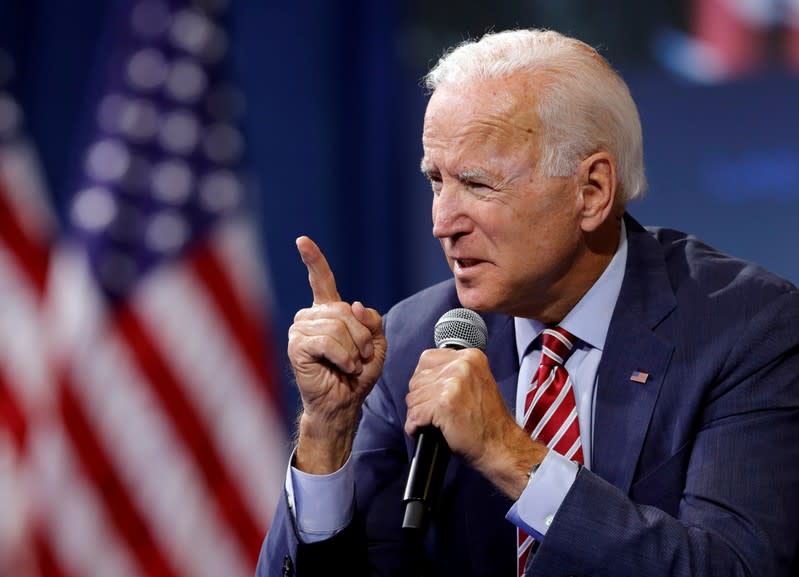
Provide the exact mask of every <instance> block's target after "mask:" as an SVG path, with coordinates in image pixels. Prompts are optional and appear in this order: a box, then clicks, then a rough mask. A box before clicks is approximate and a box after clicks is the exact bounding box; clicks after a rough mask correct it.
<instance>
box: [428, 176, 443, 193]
mask: <svg viewBox="0 0 799 577" xmlns="http://www.w3.org/2000/svg"><path fill="white" fill-rule="evenodd" d="M427 180H429V181H430V187H431V188H432V189H433V194H435V195H438V194H439V193H440V192H441V186H442V181H441V175H440V174H428V175H427Z"/></svg>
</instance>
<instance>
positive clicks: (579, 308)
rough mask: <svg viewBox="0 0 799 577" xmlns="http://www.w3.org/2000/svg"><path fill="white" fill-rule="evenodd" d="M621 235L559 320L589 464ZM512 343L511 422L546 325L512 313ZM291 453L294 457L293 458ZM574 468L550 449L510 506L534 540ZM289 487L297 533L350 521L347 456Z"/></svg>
mask: <svg viewBox="0 0 799 577" xmlns="http://www.w3.org/2000/svg"><path fill="white" fill-rule="evenodd" d="M621 226H622V230H621V240H620V242H619V247H618V249H617V250H616V254H615V255H614V256H613V258H612V259H611V261H610V264H609V265H608V267H607V268H606V269H605V271H604V272H603V273H602V275H601V276H600V277H599V279H598V280H597V281H596V283H594V285H593V286H592V287H591V288H590V289H589V291H588V292H587V293H586V294H585V295H584V296H583V298H582V299H580V301H579V302H578V303H577V304H576V305H575V307H574V308H573V309H572V310H571V311H570V312H569V314H568V315H566V318H564V319H563V321H562V322H561V323H560V326H562V327H563V328H565V329H566V330H567V331H569V332H570V333H571V334H572V335H574V336H575V337H577V338H578V339H579V342H578V344H577V345H576V348H575V350H574V352H573V353H572V354H571V356H570V357H569V359H568V360H567V361H566V370H567V371H568V372H569V375H571V378H572V387H573V389H574V394H575V400H576V403H577V418H578V421H579V423H580V440H581V442H582V447H583V457H584V460H585V466H586V467H589V468H590V466H591V445H592V440H593V433H594V430H593V416H594V406H595V393H596V385H597V368H598V367H599V360H600V359H601V357H602V350H603V348H604V346H605V337H606V336H607V332H608V327H609V326H610V318H611V316H612V315H613V309H614V307H615V306H616V301H617V299H618V296H619V291H620V290H621V283H622V280H623V279H624V269H625V267H626V264H627V231H626V229H625V226H624V221H622V224H621ZM514 322H515V331H516V346H517V352H518V355H519V359H520V368H519V380H518V384H517V387H516V420H517V422H520V423H521V419H522V415H523V413H524V397H525V395H526V394H527V390H528V388H529V386H530V383H531V382H532V378H533V375H534V374H535V371H536V370H537V368H538V360H539V358H540V356H541V351H540V349H533V350H528V349H530V348H531V347H530V345H531V343H532V342H533V341H534V340H535V339H536V337H537V336H538V335H539V334H540V333H541V331H543V330H544V328H545V326H544V325H543V324H542V323H540V322H538V321H534V320H529V319H520V318H516V319H514ZM293 460H294V459H293V455H292V459H291V462H293ZM578 470H579V467H578V465H577V464H576V463H574V462H573V461H569V460H568V459H566V458H565V457H563V456H562V455H559V454H557V453H555V452H554V451H550V452H549V453H548V454H547V456H546V457H545V458H544V460H543V461H542V462H541V466H540V467H539V468H538V470H537V471H536V473H535V474H534V475H532V476H531V478H530V481H529V482H528V484H527V487H526V488H525V490H524V492H523V493H522V495H521V497H519V500H518V501H516V502H515V503H514V504H513V506H512V507H511V508H510V510H509V511H508V514H507V515H506V518H507V519H508V520H509V521H510V522H512V523H513V524H514V525H516V526H517V527H521V528H522V529H524V530H525V531H526V532H527V533H528V534H530V535H532V536H533V537H535V538H536V539H538V540H539V541H541V540H543V539H544V536H545V535H546V532H547V527H549V525H550V524H551V523H552V520H553V519H554V517H555V515H556V513H557V511H558V508H559V507H560V504H561V503H562V502H563V500H564V499H565V498H566V494H567V493H568V492H569V489H570V488H571V485H572V483H574V480H575V478H576V477H577V473H578ZM286 492H287V494H288V503H289V509H290V510H291V513H292V514H293V515H294V518H295V520H296V522H297V530H298V531H299V535H300V538H301V539H302V540H303V541H304V542H305V543H313V542H316V541H321V540H324V539H326V538H329V537H332V536H333V535H335V534H336V533H338V532H339V531H341V530H342V529H344V528H345V527H346V526H347V525H348V524H349V522H350V520H351V519H352V515H353V510H354V502H355V475H354V470H353V466H352V464H351V460H347V462H346V463H345V464H344V466H343V467H342V468H341V469H339V470H338V471H336V472H335V473H332V474H330V475H309V474H307V473H303V472H302V471H299V470H297V469H295V468H294V467H291V466H290V467H289V470H288V471H287V474H286Z"/></svg>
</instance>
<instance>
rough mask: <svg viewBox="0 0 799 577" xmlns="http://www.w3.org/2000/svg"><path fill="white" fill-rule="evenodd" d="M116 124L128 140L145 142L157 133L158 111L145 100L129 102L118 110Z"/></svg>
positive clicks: (151, 103) (152, 104) (150, 102)
mask: <svg viewBox="0 0 799 577" xmlns="http://www.w3.org/2000/svg"><path fill="white" fill-rule="evenodd" d="M118 123H119V129H120V130H121V131H122V132H124V133H125V135H126V136H128V137H129V138H130V139H132V140H135V141H137V142H145V141H147V140H149V139H151V138H152V137H153V136H155V133H156V132H158V123H159V114H158V109H157V108H156V106H155V104H154V103H153V102H152V101H150V100H147V99H143V98H140V99H135V100H129V101H127V102H126V103H125V104H123V106H122V109H121V110H120V113H119V120H118Z"/></svg>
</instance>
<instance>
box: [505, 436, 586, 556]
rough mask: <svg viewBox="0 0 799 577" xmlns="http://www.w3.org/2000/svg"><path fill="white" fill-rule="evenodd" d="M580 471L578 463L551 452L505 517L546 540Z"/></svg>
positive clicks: (530, 533)
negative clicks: (548, 530)
mask: <svg viewBox="0 0 799 577" xmlns="http://www.w3.org/2000/svg"><path fill="white" fill-rule="evenodd" d="M579 470H580V466H579V465H578V464H577V463H575V462H574V461H570V460H569V459H567V458H566V457H564V456H563V455H561V454H559V453H556V452H555V451H549V452H548V453H547V456H546V457H544V460H543V461H541V466H540V467H538V470H537V471H536V472H535V474H534V475H532V476H531V477H530V481H529V482H528V483H527V487H525V488H524V491H523V492H522V494H521V496H520V497H519V500H518V501H516V502H515V503H514V504H513V506H512V507H511V508H510V510H509V511H508V513H507V515H505V518H506V519H507V520H508V521H510V522H511V523H513V524H514V525H516V526H517V527H519V528H521V529H524V530H525V532H526V533H527V534H528V535H532V536H533V537H534V538H535V539H536V540H537V541H543V540H544V536H545V535H546V534H547V529H548V528H549V526H550V525H551V524H552V521H553V520H554V519H555V515H556V514H557V512H558V509H559V508H560V505H561V503H563V500H564V499H565V498H566V495H567V494H568V492H569V489H571V486H572V484H574V481H575V479H576V478H577V473H578V472H579Z"/></svg>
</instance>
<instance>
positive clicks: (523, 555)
mask: <svg viewBox="0 0 799 577" xmlns="http://www.w3.org/2000/svg"><path fill="white" fill-rule="evenodd" d="M575 340H576V339H575V337H574V336H573V335H571V334H570V333H569V332H568V331H566V330H565V329H563V328H561V327H555V328H554V329H544V332H543V333H541V362H540V364H539V365H538V371H537V372H536V375H535V377H534V378H533V381H532V385H531V387H530V390H529V391H528V392H527V396H526V397H525V399H524V430H525V431H527V434H529V435H530V436H531V437H532V438H533V439H535V440H537V441H539V442H541V443H544V444H545V445H546V446H547V447H548V448H549V449H551V450H553V451H556V452H558V453H560V454H561V455H564V456H566V457H567V458H569V459H571V460H572V461H577V462H578V463H581V464H582V463H583V448H582V445H581V443H580V423H579V422H578V420H577V403H576V402H575V398H574V391H573V390H572V380H571V377H569V373H568V372H566V368H565V367H564V366H563V365H564V364H565V363H566V359H568V358H569V355H571V353H572V350H573V349H574V342H575ZM516 533H517V534H516V559H517V573H516V574H517V575H518V576H520V577H521V576H522V575H524V565H525V563H527V557H528V556H529V554H530V550H531V547H532V545H533V543H534V540H533V538H532V537H530V536H529V535H527V533H525V531H524V530H522V529H517V532H516Z"/></svg>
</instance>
